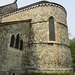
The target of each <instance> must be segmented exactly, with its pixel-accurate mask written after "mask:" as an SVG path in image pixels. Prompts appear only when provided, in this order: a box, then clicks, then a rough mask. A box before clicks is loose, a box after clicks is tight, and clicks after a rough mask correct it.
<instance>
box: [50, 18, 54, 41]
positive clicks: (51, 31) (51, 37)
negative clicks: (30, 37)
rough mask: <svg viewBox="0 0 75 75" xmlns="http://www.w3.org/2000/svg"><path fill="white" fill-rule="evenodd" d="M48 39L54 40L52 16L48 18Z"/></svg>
mask: <svg viewBox="0 0 75 75" xmlns="http://www.w3.org/2000/svg"><path fill="white" fill-rule="evenodd" d="M49 41H55V26H54V19H53V17H50V19H49Z"/></svg>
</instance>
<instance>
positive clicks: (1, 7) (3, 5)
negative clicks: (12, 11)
mask: <svg viewBox="0 0 75 75" xmlns="http://www.w3.org/2000/svg"><path fill="white" fill-rule="evenodd" d="M14 3H15V2H13V3H10V4H7V5H3V6H0V8H3V7H6V6H10V5H12V4H14ZM16 5H17V4H16Z"/></svg>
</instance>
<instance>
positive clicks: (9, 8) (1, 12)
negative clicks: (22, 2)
mask: <svg viewBox="0 0 75 75" xmlns="http://www.w3.org/2000/svg"><path fill="white" fill-rule="evenodd" d="M17 9H18V7H17V4H16V2H14V3H11V4H8V5H4V6H1V7H0V16H2V15H4V14H7V13H10V12H13V11H16V10H17Z"/></svg>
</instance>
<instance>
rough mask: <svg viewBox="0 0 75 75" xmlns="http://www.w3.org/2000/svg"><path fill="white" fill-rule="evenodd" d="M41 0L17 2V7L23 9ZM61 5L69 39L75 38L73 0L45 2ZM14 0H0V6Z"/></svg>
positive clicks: (74, 7)
mask: <svg viewBox="0 0 75 75" xmlns="http://www.w3.org/2000/svg"><path fill="white" fill-rule="evenodd" d="M38 1H41V0H17V4H18V7H19V8H20V7H23V6H26V5H29V4H32V3H35V2H38ZM47 1H50V2H55V3H58V4H61V5H62V6H64V7H65V9H66V10H67V24H68V29H69V33H71V36H70V39H72V38H74V37H75V21H74V20H75V0H47ZM13 2H14V0H0V6H3V5H6V4H10V3H13Z"/></svg>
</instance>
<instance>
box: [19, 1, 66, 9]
mask: <svg viewBox="0 0 75 75" xmlns="http://www.w3.org/2000/svg"><path fill="white" fill-rule="evenodd" d="M43 3H52V4H56V5H58V6H61V7H62V8H64V7H63V6H62V5H60V4H57V3H53V2H49V1H39V2H36V3H33V4H30V5H27V6H24V7H21V8H19V9H18V10H21V9H24V8H28V7H31V6H35V5H38V4H43ZM64 9H65V8H64Z"/></svg>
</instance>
